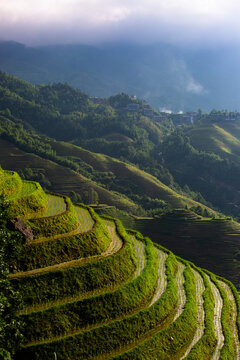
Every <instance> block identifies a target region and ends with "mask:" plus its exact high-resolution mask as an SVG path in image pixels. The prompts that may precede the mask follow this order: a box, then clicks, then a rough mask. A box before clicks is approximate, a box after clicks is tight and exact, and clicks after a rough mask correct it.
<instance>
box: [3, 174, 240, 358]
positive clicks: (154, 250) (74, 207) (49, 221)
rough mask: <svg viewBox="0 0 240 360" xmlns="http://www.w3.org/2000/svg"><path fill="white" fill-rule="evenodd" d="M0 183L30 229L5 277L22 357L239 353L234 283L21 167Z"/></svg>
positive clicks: (239, 307)
mask: <svg viewBox="0 0 240 360" xmlns="http://www.w3.org/2000/svg"><path fill="white" fill-rule="evenodd" d="M0 188H1V194H2V195H3V198H4V202H8V204H9V212H8V215H9V217H10V218H20V217H21V218H22V219H23V220H24V223H25V225H26V227H27V228H28V229H29V230H31V232H32V235H33V238H32V239H25V240H24V239H23V238H22V240H21V243H20V244H18V247H19V251H18V256H17V257H16V259H15V260H14V266H12V268H11V270H10V273H9V275H8V279H9V281H10V283H11V286H12V288H13V289H14V291H16V292H18V293H20V294H21V297H22V303H21V307H20V308H19V309H18V311H17V319H19V320H20V321H22V322H23V324H24V326H23V329H22V332H23V338H22V341H21V345H20V348H19V349H18V350H17V352H16V354H15V358H16V359H25V360H28V359H29V360H33V359H36V360H43V359H54V356H55V358H57V359H61V360H75V359H76V360H78V359H95V360H98V359H99V360H100V359H193V360H195V359H228V360H229V359H239V331H240V318H239V311H240V298H239V294H238V292H237V290H236V288H235V287H234V285H233V284H232V283H231V282H229V281H228V280H226V279H224V278H221V277H219V276H215V275H214V274H213V273H211V272H209V271H207V270H204V269H201V268H199V267H197V266H195V265H194V264H193V263H191V262H189V261H186V260H184V259H182V258H180V257H177V256H175V255H174V254H173V253H172V252H171V251H169V250H167V249H166V248H164V247H162V246H160V245H158V244H156V243H153V242H152V241H151V240H150V239H149V238H147V237H144V236H142V235H141V234H140V233H139V232H137V231H134V230H130V229H126V228H124V227H123V225H122V223H121V222H120V221H119V220H118V219H115V218H111V217H108V216H99V215H97V214H96V213H95V211H94V210H93V209H92V208H90V207H88V206H86V205H83V204H73V203H72V202H71V200H70V199H69V198H68V197H67V196H61V195H59V194H53V193H49V192H45V191H44V190H43V189H42V187H41V186H40V185H39V184H38V183H36V182H29V181H23V180H21V178H20V177H19V176H18V174H17V173H16V172H13V171H6V170H1V174H0ZM2 201H3V200H2Z"/></svg>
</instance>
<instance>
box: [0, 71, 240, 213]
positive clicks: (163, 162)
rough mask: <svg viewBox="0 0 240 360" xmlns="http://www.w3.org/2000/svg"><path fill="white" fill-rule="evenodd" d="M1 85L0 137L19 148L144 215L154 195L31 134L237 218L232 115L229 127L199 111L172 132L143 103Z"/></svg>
mask: <svg viewBox="0 0 240 360" xmlns="http://www.w3.org/2000/svg"><path fill="white" fill-rule="evenodd" d="M0 85H1V87H0V93H1V98H0V106H1V133H2V135H1V136H2V138H4V139H6V140H8V141H12V142H13V143H15V144H16V145H17V146H19V147H20V148H22V149H23V150H27V151H31V152H34V153H36V154H37V155H40V156H44V157H47V158H48V159H51V160H56V159H57V161H58V162H59V163H61V164H62V165H66V166H69V167H70V168H71V169H73V170H77V171H80V172H81V174H82V175H84V176H85V177H87V178H90V179H92V180H93V181H96V182H97V183H98V184H99V185H101V186H102V185H103V186H105V188H106V189H108V190H112V191H117V192H120V193H121V194H125V195H126V196H127V197H128V198H129V200H131V201H133V202H135V203H137V204H138V205H141V206H142V207H143V208H144V209H145V210H149V209H153V208H156V207H157V208H162V207H165V205H166V204H165V203H157V201H155V200H154V199H158V200H163V201H165V200H166V199H164V198H161V196H160V195H159V194H157V193H155V192H154V191H152V192H151V191H148V190H147V191H146V193H145V194H143V193H142V190H141V186H139V187H138V185H137V184H136V181H135V180H134V181H133V183H132V185H129V184H128V183H126V181H125V180H123V179H121V180H120V178H121V176H120V175H116V174H115V173H114V171H113V166H112V167H109V166H106V169H105V170H106V171H105V170H104V168H103V169H101V170H100V173H99V169H98V168H97V167H96V169H94V171H93V165H92V163H91V162H90V163H88V161H89V159H88V160H87V161H86V160H85V158H86V156H85V158H84V156H83V152H81V153H80V152H79V153H78V151H77V150H76V148H74V147H72V145H71V146H70V145H69V146H65V148H64V150H63V148H59V147H56V145H55V143H54V142H53V141H52V140H50V139H49V140H47V139H46V137H45V138H43V137H42V138H39V137H36V134H37V133H38V134H45V135H47V136H48V137H51V138H52V139H56V140H63V141H65V142H66V141H67V142H70V143H72V144H75V145H77V146H81V147H82V148H85V149H88V150H90V151H93V152H97V153H102V154H105V155H109V156H111V157H115V158H118V159H119V160H121V161H124V162H128V163H130V164H132V165H134V166H137V167H138V168H139V169H141V170H144V171H145V172H147V173H149V174H151V175H153V176H155V177H156V178H157V179H158V180H159V181H160V182H162V183H164V184H165V185H167V186H168V187H170V188H171V189H172V190H174V191H177V192H178V193H179V194H180V195H185V196H188V197H190V198H192V199H193V200H195V201H200V202H201V203H203V204H205V205H207V206H210V207H215V208H216V209H217V210H219V211H221V212H223V213H226V214H230V215H234V216H238V214H239V201H240V195H239V189H238V180H237V179H238V178H239V152H238V142H239V140H238V136H239V135H238V134H239V127H240V125H239V120H238V118H237V115H234V116H235V118H234V121H229V120H225V119H226V116H225V115H224V113H221V112H219V114H220V115H221V116H220V117H219V116H217V115H216V114H215V113H214V112H211V113H210V114H204V113H203V114H202V113H200V112H199V114H198V117H197V118H196V120H197V121H196V122H195V123H194V124H192V125H188V126H186V125H185V126H180V127H179V126H177V127H175V126H174V125H173V122H174V116H173V117H172V116H171V115H169V116H168V117H165V118H164V119H163V121H161V120H159V119H158V121H155V120H154V116H156V117H159V116H160V115H161V114H159V113H158V112H156V111H155V110H154V109H153V110H151V111H152V115H153V116H151V117H148V116H146V115H144V109H145V108H144V106H146V105H145V103H144V102H142V101H139V100H137V99H135V98H132V97H130V96H128V95H125V94H120V95H116V96H112V97H109V98H107V99H101V101H100V103H98V104H94V102H93V101H91V100H90V98H89V97H88V96H87V95H86V94H84V93H83V92H81V91H80V90H76V89H74V88H72V87H70V86H69V85H67V84H60V83H58V84H52V85H46V86H45V85H41V86H32V85H30V84H29V83H27V82H24V81H22V80H19V79H17V78H14V77H11V76H9V75H6V74H4V73H1V74H0ZM93 100H94V99H93ZM129 106H130V108H128V107H129ZM131 106H137V110H136V111H131V110H129V109H131ZM216 113H217V112H216ZM154 114H155V115H154ZM214 114H215V117H214V116H213V115H214ZM179 116H180V115H179ZM160 119H161V116H160ZM219 119H220V120H219ZM206 128H209V129H210V130H211V131H210V130H208V129H206ZM204 129H205V130H206V131H205V130H204ZM204 131H205V132H204ZM198 133H199V136H198ZM207 134H211V136H210V135H207ZM197 139H198V140H197ZM214 139H215V140H214ZM213 143H214V146H213V145H211V144H213ZM74 152H75V153H76V154H77V155H76V154H74ZM59 156H60V157H65V158H64V159H60V158H59ZM63 160H64V161H63ZM104 161H105V163H106V160H104ZM103 170H104V171H103ZM120 173H121V172H119V174H120ZM112 174H114V175H112ZM141 174H142V175H143V174H144V173H141ZM143 177H144V178H145V179H146V177H147V176H146V175H145V176H143ZM151 181H152V180H151ZM151 181H150V182H151ZM159 184H160V183H159ZM151 187H152V186H151ZM151 187H150V186H149V187H148V188H151ZM160 187H162V185H160ZM172 190H168V191H170V193H171V191H172ZM144 196H147V197H149V199H147V198H144ZM154 201H155V202H154ZM187 202H188V201H187ZM187 202H186V203H185V205H187ZM175 205H176V204H175ZM170 206H172V205H170ZM191 206H193V207H194V206H198V205H194V204H193V203H192V205H191ZM199 211H202V210H199Z"/></svg>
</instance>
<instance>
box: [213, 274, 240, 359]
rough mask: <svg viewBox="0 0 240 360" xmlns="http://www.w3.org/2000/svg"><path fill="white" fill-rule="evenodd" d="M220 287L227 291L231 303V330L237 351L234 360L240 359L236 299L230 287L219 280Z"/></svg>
mask: <svg viewBox="0 0 240 360" xmlns="http://www.w3.org/2000/svg"><path fill="white" fill-rule="evenodd" d="M218 283H219V285H220V286H221V287H222V288H223V289H224V290H225V291H226V293H227V296H228V300H229V302H230V307H231V312H230V321H229V328H230V330H231V332H232V336H233V346H234V351H235V357H234V360H235V359H236V360H237V359H239V358H240V357H239V339H238V329H237V323H236V321H237V315H238V314H237V307H236V303H235V298H234V295H233V293H232V290H231V288H230V286H229V285H227V284H226V283H225V282H224V281H221V280H218Z"/></svg>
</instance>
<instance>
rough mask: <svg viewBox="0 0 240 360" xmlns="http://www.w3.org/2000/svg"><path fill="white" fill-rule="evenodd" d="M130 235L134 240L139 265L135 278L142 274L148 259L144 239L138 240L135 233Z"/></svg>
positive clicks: (134, 249) (133, 245) (133, 244)
mask: <svg viewBox="0 0 240 360" xmlns="http://www.w3.org/2000/svg"><path fill="white" fill-rule="evenodd" d="M129 237H130V238H131V240H132V247H133V251H134V253H135V257H136V261H137V263H136V265H137V267H136V270H135V273H134V275H133V278H134V279H135V278H137V277H138V276H139V275H140V274H141V272H142V271H143V269H144V267H145V266H146V262H147V259H146V256H145V244H144V243H143V242H142V241H139V240H137V239H136V237H135V236H134V235H129Z"/></svg>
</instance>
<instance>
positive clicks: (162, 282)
mask: <svg viewBox="0 0 240 360" xmlns="http://www.w3.org/2000/svg"><path fill="white" fill-rule="evenodd" d="M156 250H157V257H158V282H157V288H156V291H155V294H154V296H153V298H152V301H151V303H150V305H149V307H150V306H152V305H153V304H154V303H155V302H156V301H157V300H158V299H160V297H161V296H162V293H163V292H164V290H165V289H166V287H167V275H166V273H165V272H166V267H165V262H166V260H167V257H168V255H167V254H166V253H164V252H163V251H161V250H159V249H157V248H156Z"/></svg>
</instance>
